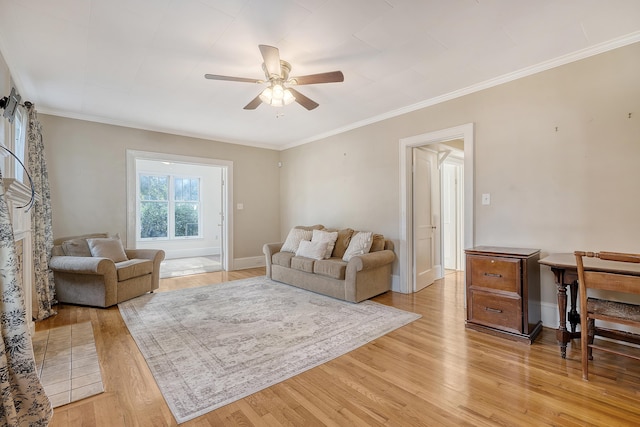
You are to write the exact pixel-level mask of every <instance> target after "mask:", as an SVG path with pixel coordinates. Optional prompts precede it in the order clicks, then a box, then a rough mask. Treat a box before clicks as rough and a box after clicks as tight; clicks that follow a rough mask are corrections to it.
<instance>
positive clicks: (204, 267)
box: [160, 256, 222, 279]
mask: <svg viewBox="0 0 640 427" xmlns="http://www.w3.org/2000/svg"><path fill="white" fill-rule="evenodd" d="M218 259H219V257H217V256H211V257H206V256H199V257H191V258H174V259H165V260H164V261H162V262H161V263H160V278H161V279H167V278H170V277H180V276H189V275H191V274H201V273H211V272H212V271H220V270H222V264H220V261H218Z"/></svg>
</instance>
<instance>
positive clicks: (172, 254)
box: [164, 247, 220, 259]
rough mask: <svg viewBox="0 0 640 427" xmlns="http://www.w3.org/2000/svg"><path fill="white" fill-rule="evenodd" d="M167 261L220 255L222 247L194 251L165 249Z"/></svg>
mask: <svg viewBox="0 0 640 427" xmlns="http://www.w3.org/2000/svg"><path fill="white" fill-rule="evenodd" d="M164 253H165V257H164V258H165V259H175V258H191V257H197V256H210V255H220V247H207V248H194V249H165V251H164Z"/></svg>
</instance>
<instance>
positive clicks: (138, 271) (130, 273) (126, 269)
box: [116, 259, 153, 282]
mask: <svg viewBox="0 0 640 427" xmlns="http://www.w3.org/2000/svg"><path fill="white" fill-rule="evenodd" d="M116 271H117V272H118V282H122V281H124V280H127V279H132V278H134V277H138V276H143V275H145V274H151V273H153V261H151V260H150V259H129V260H126V261H121V262H117V263H116Z"/></svg>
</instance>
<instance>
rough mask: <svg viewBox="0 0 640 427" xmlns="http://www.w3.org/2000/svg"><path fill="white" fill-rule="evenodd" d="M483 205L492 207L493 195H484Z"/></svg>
mask: <svg viewBox="0 0 640 427" xmlns="http://www.w3.org/2000/svg"><path fill="white" fill-rule="evenodd" d="M482 204H483V205H490V204H491V194H489V193H483V194H482Z"/></svg>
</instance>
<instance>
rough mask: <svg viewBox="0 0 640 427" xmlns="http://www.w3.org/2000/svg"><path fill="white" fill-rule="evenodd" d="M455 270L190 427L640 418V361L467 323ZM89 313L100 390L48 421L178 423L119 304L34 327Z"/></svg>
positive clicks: (392, 299) (629, 421) (192, 282)
mask: <svg viewBox="0 0 640 427" xmlns="http://www.w3.org/2000/svg"><path fill="white" fill-rule="evenodd" d="M263 274H264V269H261V268H257V269H252V270H244V271H239V272H230V273H226V272H217V273H208V274H201V275H196V276H189V277H182V278H174V279H163V280H162V281H161V289H160V291H171V290H175V289H180V288H186V287H194V286H203V285H208V284H212V283H220V282H223V281H227V280H235V279H241V278H245V277H250V276H257V275H263ZM463 291H464V279H463V276H462V274H460V273H452V274H448V275H447V276H446V277H445V279H444V280H440V281H437V282H436V283H435V284H433V285H432V286H430V287H428V288H426V289H424V290H422V291H421V292H419V293H417V294H412V295H404V294H398V293H393V292H388V293H386V294H384V295H381V296H379V297H376V298H374V300H375V301H377V302H379V303H382V304H387V305H392V306H394V307H397V308H400V309H404V310H408V311H413V312H416V313H420V314H421V315H422V316H423V317H422V318H421V319H419V320H417V321H415V322H413V323H411V324H410V325H407V326H404V327H402V328H400V329H397V330H395V331H393V332H391V333H389V334H387V335H385V336H383V337H381V338H379V339H377V340H375V341H373V342H371V343H369V344H367V345H365V346H363V347H360V348H359V349H357V350H355V351H352V352H351V353H348V354H346V355H344V356H342V357H339V358H337V359H335V360H333V361H331V362H329V363H326V364H324V365H321V366H319V367H317V368H314V369H311V370H309V371H307V372H305V373H303V374H300V375H298V376H296V377H294V378H291V379H289V380H286V381H284V382H282V383H280V384H277V385H275V386H272V387H269V388H268V389H266V390H263V391H261V392H259V393H256V394H254V395H251V396H249V397H247V398H244V399H242V400H239V401H237V402H234V403H231V404H229V405H227V406H225V407H223V408H220V409H218V410H216V411H213V412H210V413H208V414H206V415H203V416H201V417H199V418H196V419H194V420H192V421H189V422H186V423H184V424H181V425H183V426H189V427H191V426H194V427H195V426H198V427H205V426H234V425H237V426H280V425H288V426H321V425H329V426H345V425H357V426H376V425H390V426H439V425H444V426H459V425H468V426H496V425H499V426H529V425H567V426H578V425H580V426H582V425H602V426H613V425H616V426H619V425H640V404H639V399H640V364H638V363H634V362H633V361H631V360H629V359H625V358H620V357H616V356H614V355H609V354H601V353H596V352H594V355H595V357H596V360H595V363H594V365H593V366H594V368H593V369H592V370H591V373H592V375H590V381H589V382H586V381H583V380H582V379H581V370H580V351H579V342H578V341H579V340H575V341H574V342H572V343H571V344H570V345H569V348H568V349H567V359H566V360H563V359H562V358H561V357H560V351H559V349H558V346H557V344H556V340H555V331H554V330H552V329H544V331H543V333H542V334H541V336H540V337H539V338H538V340H537V341H536V342H535V343H534V344H533V345H531V346H528V345H526V344H520V343H515V342H511V341H508V340H505V339H504V338H498V337H493V336H490V335H486V334H483V333H480V332H476V331H472V330H466V329H465V327H464V319H465V311H464V296H463V295H464V294H463ZM86 320H91V322H92V324H93V330H94V335H95V339H96V347H97V351H98V355H99V358H100V364H101V367H102V375H103V381H104V388H105V393H103V394H101V395H98V396H94V397H91V398H88V399H85V400H82V401H79V402H75V403H72V404H69V405H66V406H63V407H60V408H56V409H55V411H54V416H53V420H52V422H51V424H50V425H51V426H52V427H55V426H109V427H113V426H174V425H176V422H175V420H174V418H173V416H172V415H171V412H170V411H169V408H168V407H167V405H166V403H165V401H164V399H163V397H162V394H161V393H160V391H159V389H158V387H157V385H156V383H155V381H154V379H153V377H152V375H151V373H150V371H149V369H148V368H147V365H146V363H145V361H144V358H143V357H142V355H141V354H140V352H139V351H138V348H137V347H136V344H135V342H134V341H133V339H132V338H131V335H130V334H129V332H128V330H127V328H126V326H125V324H124V322H123V321H122V318H121V316H120V313H119V311H118V309H117V307H112V308H109V309H95V308H87V307H76V306H69V305H63V306H59V307H58V315H57V316H55V317H53V318H51V319H47V320H45V321H43V322H39V323H38V324H37V329H42V328H53V327H56V326H61V325H65V324H70V323H77V322H82V321H86Z"/></svg>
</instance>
